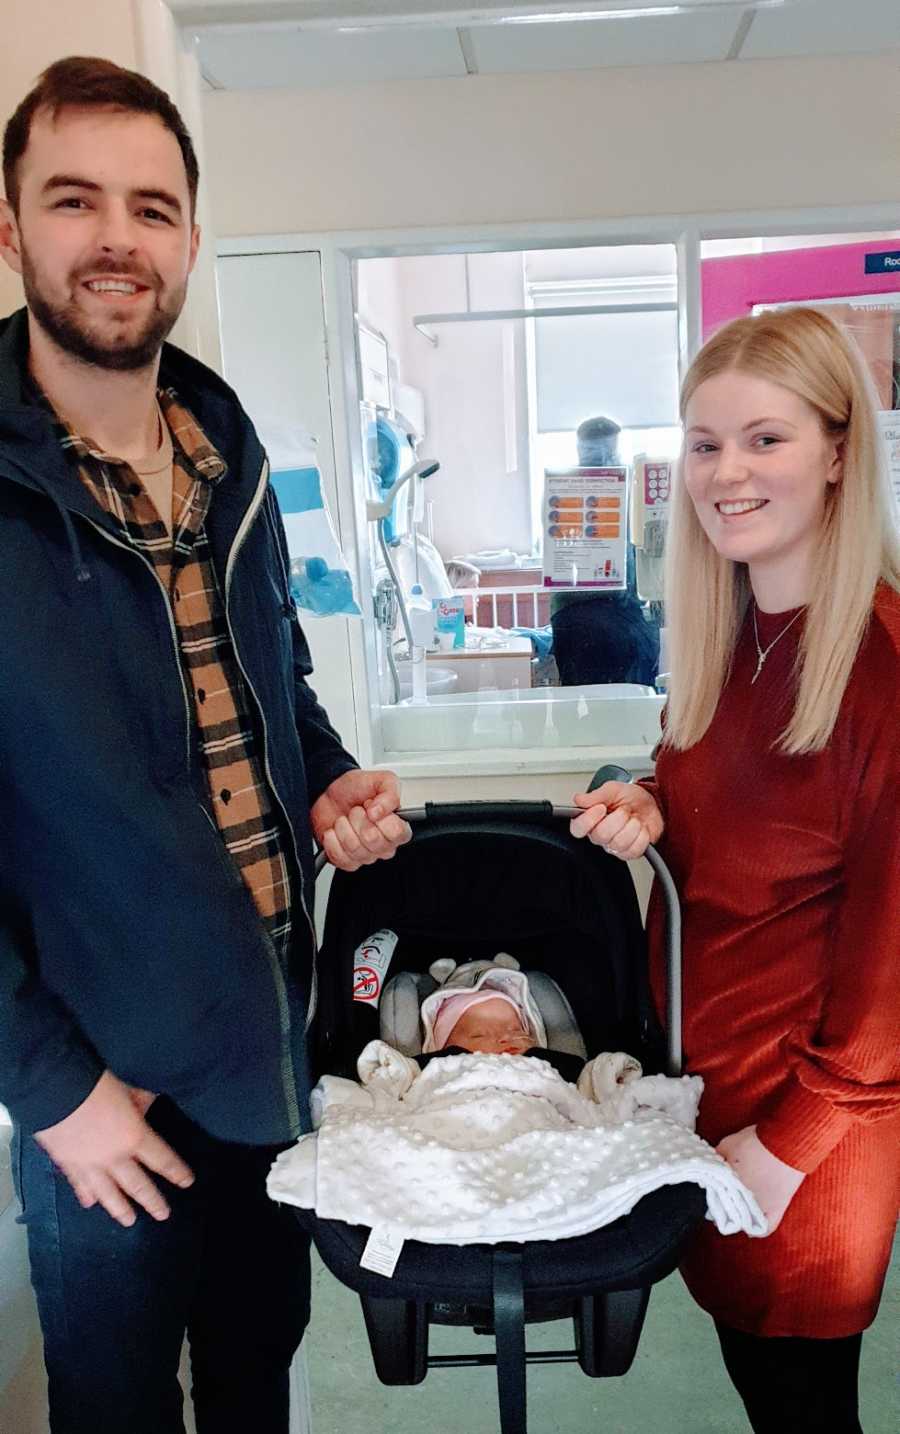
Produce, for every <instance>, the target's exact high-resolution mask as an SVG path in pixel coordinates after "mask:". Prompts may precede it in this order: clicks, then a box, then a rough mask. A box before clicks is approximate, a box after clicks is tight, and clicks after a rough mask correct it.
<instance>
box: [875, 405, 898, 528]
mask: <svg viewBox="0 0 900 1434" xmlns="http://www.w3.org/2000/svg"><path fill="white" fill-rule="evenodd" d="M878 423H879V427H880V428H881V441H882V443H883V444H884V451H885V455H886V457H887V465H888V474H889V476H890V480H891V488H892V489H893V492H894V509H895V514H896V517H897V522H898V526H900V409H896V408H894V409H885V410H883V411H882V412H881V413H879V415H878Z"/></svg>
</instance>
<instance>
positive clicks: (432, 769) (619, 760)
mask: <svg viewBox="0 0 900 1434" xmlns="http://www.w3.org/2000/svg"><path fill="white" fill-rule="evenodd" d="M652 752H653V748H652V747H651V746H648V745H647V744H642V745H640V746H634V747H626V746H620V747H557V748H554V749H552V750H546V749H542V748H532V747H518V748H515V747H513V748H509V747H507V748H505V749H504V750H502V751H497V750H493V749H491V748H484V749H483V750H481V751H466V752H386V753H385V754H384V755H383V757H382V759H381V761H380V762H378V763H377V764H376V765H377V766H379V767H384V768H387V769H389V770H390V771H392V772H396V773H397V776H398V777H400V778H408V779H410V780H412V779H414V778H418V777H508V776H516V775H525V776H541V775H542V774H554V773H556V774H558V773H566V772H571V773H573V774H574V775H579V776H581V775H583V774H584V773H592V772H595V771H596V770H597V768H598V767H603V766H607V765H609V764H613V765H615V766H617V767H624V768H625V769H626V771H629V772H631V773H632V775H633V776H635V777H644V776H648V775H649V774H650V773H651V772H652V771H653V757H652Z"/></svg>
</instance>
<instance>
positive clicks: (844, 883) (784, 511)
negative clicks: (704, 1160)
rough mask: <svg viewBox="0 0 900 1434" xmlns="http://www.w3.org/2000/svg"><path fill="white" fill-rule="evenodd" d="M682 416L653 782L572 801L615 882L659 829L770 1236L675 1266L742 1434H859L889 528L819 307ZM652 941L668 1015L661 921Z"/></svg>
mask: <svg viewBox="0 0 900 1434" xmlns="http://www.w3.org/2000/svg"><path fill="white" fill-rule="evenodd" d="M682 417H683V420H684V425H685V439H684V449H683V454H682V464H681V476H682V481H681V482H680V483H679V484H678V492H677V494H676V497H675V508H674V514H673V521H672V531H671V534H670V539H669V552H668V619H669V632H670V640H671V651H672V664H671V666H672V674H673V675H672V681H671V685H670V695H669V704H668V709H667V714H666V726H665V734H664V737H663V741H662V743H661V747H660V751H659V756H658V761H657V767H656V775H655V779H654V780H652V781H647V782H644V783H641V784H640V785H639V786H626V785H623V784H621V783H614V782H610V783H607V784H606V785H605V786H603V787H601V788H600V789H599V790H598V791H596V792H593V793H590V794H587V795H580V796H578V797H576V798H575V800H576V802H577V804H578V805H579V806H581V807H583V808H584V814H583V815H582V816H580V817H578V818H576V820H575V821H574V822H573V824H572V831H573V833H574V835H576V836H589V837H590V839H591V840H592V841H594V842H597V843H598V844H600V845H602V846H605V847H606V848H607V850H609V851H612V852H614V853H615V854H616V855H618V856H621V857H623V858H626V859H629V860H630V859H634V858H635V857H637V856H640V855H641V853H642V852H643V851H644V849H645V848H646V845H647V843H648V841H654V842H656V841H658V840H659V839H660V837H662V836H663V832H664V831H665V836H664V837H663V850H664V852H665V855H666V858H667V860H668V861H669V863H670V865H671V867H672V870H673V873H674V875H675V879H676V881H677V883H678V886H679V889H680V891H681V894H682V901H683V906H684V959H685V972H684V982H685V985H684V1010H685V1021H684V1046H685V1059H686V1065H687V1068H688V1069H689V1070H691V1071H692V1072H696V1073H698V1074H700V1075H702V1076H703V1077H704V1079H705V1081H706V1090H705V1094H704V1097H703V1101H702V1103H701V1110H700V1127H699V1128H700V1132H701V1134H702V1135H704V1136H705V1137H706V1138H707V1139H708V1140H710V1141H712V1143H713V1144H716V1145H717V1146H718V1149H719V1151H720V1153H721V1154H722V1155H723V1156H724V1157H725V1158H726V1160H728V1162H729V1164H731V1165H732V1166H733V1167H734V1169H735V1170H736V1171H737V1172H738V1174H739V1175H740V1176H741V1178H742V1179H743V1180H744V1182H745V1184H747V1185H748V1186H749V1187H750V1188H751V1189H752V1190H753V1191H754V1193H755V1194H756V1196H757V1198H758V1200H759V1202H760V1204H761V1206H762V1208H763V1210H764V1212H765V1214H766V1215H767V1218H768V1221H769V1234H768V1236H767V1238H765V1239H761V1240H759V1239H758V1240H750V1239H748V1238H747V1237H746V1236H744V1235H737V1236H734V1237H732V1238H728V1239H724V1238H723V1237H722V1236H720V1235H718V1234H716V1233H715V1231H714V1230H713V1229H712V1227H711V1226H709V1225H707V1226H706V1228H705V1229H704V1230H703V1231H702V1232H701V1234H700V1236H699V1238H698V1239H697V1240H696V1242H695V1243H694V1244H693V1246H692V1247H691V1249H690V1251H689V1253H688V1256H687V1259H686V1260H685V1263H684V1266H683V1271H684V1275H685V1279H686V1281H687V1284H688V1286H689V1288H690V1290H691V1292H692V1293H693V1295H694V1296H695V1298H696V1299H697V1300H698V1302H699V1303H700V1304H701V1305H702V1306H703V1308H704V1309H706V1310H708V1311H709V1313H710V1314H712V1316H713V1318H714V1319H715V1321H716V1325H717V1329H718V1333H719V1339H720V1342H721V1345H722V1351H723V1355H724V1358H725V1363H726V1366H727V1368H728V1371H729V1374H730V1375H731V1378H732V1380H733V1382H734V1384H735V1385H736V1387H737V1389H738V1391H739V1393H740V1394H741V1397H742V1398H743V1400H744V1403H745V1405H746V1407H747V1411H748V1414H749V1417H750V1422H751V1424H752V1426H753V1428H754V1430H756V1431H757V1434H785V1431H787V1430H790V1431H792V1434H795V1431H813V1430H815V1431H821V1434H825V1431H827V1434H853V1431H859V1430H860V1427H861V1426H860V1424H859V1416H858V1412H857V1373H858V1362H859V1351H860V1340H861V1331H862V1330H863V1329H864V1328H865V1327H866V1326H867V1325H868V1324H869V1323H870V1322H871V1320H872V1319H873V1318H874V1315H875V1312H876V1310H877V1307H878V1302H879V1298H880V1294H881V1288H882V1284H883V1280H884V1275H885V1271H886V1267H887V1263H888V1259H889V1252H890V1245H891V1238H892V1233H893V1229H894V1224H895V1220H896V1214H897V1206H898V1199H900V979H898V978H900V837H898V786H900V760H898V747H900V740H898V738H900V731H898V721H897V716H896V712H897V694H898V678H900V595H898V590H900V549H898V542H897V536H896V527H895V523H896V518H895V515H894V512H893V508H892V503H891V497H890V490H889V487H888V482H887V476H886V473H885V471H884V466H883V463H882V460H881V456H880V447H879V436H878V432H877V427H876V420H875V413H874V407H873V402H872V398H871V394H870V388H869V381H868V378H867V376H866V373H865V369H864V365H863V362H862V360H861V358H860V356H859V354H858V352H857V351H856V349H855V347H854V345H853V344H852V342H851V341H850V340H849V339H848V338H846V337H845V336H844V335H843V334H842V333H841V331H840V330H839V329H838V328H837V327H836V326H835V325H834V324H832V323H831V321H830V320H829V319H827V318H826V317H824V315H822V314H820V313H818V312H816V311H814V310H811V309H793V310H789V311H785V312H783V313H775V314H766V315H762V316H760V317H758V318H749V319H740V320H738V321H737V322H735V323H732V324H729V325H728V326H727V327H725V328H723V329H722V330H720V332H718V333H717V334H716V335H714V337H713V338H712V339H711V340H710V341H709V343H707V345H706V346H705V348H704V349H703V350H702V352H701V353H700V354H699V355H698V357H697V359H696V360H695V362H694V364H693V365H692V367H691V369H690V371H689V373H688V375H687V378H686V380H685V383H684V389H683V394H682ZM650 930H651V960H652V963H653V970H654V984H655V988H656V990H657V995H658V996H659V994H660V989H661V981H660V976H661V960H662V949H661V941H660V912H659V910H658V907H657V904H656V902H655V901H654V902H653V903H652V904H651V917H650Z"/></svg>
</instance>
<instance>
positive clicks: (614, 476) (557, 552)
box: [544, 468, 628, 592]
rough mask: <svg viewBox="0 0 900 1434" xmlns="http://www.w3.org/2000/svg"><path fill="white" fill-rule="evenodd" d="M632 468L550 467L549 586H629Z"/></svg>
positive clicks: (546, 503)
mask: <svg viewBox="0 0 900 1434" xmlns="http://www.w3.org/2000/svg"><path fill="white" fill-rule="evenodd" d="M627 519H628V470H627V469H626V468H547V469H545V470H544V587H545V588H584V589H589V588H594V589H596V590H597V591H598V592H611V591H615V590H617V589H618V590H621V589H622V588H624V587H625V573H626V569H625V562H626V556H625V542H626V534H627Z"/></svg>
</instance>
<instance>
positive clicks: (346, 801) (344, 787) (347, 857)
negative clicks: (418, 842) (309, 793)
mask: <svg viewBox="0 0 900 1434" xmlns="http://www.w3.org/2000/svg"><path fill="white" fill-rule="evenodd" d="M399 806H400V783H399V782H398V781H397V778H396V776H395V775H394V773H393V772H358V771H352V772H344V774H343V776H341V777H338V778H337V780H336V781H334V782H332V783H331V786H330V787H326V788H325V791H324V792H323V793H322V795H321V796H320V797H319V799H318V801H315V802H313V805H312V808H311V810H310V820H311V822H312V829H313V836H314V837H315V839H316V841H317V842H318V843H319V846H320V847H321V848H322V850H323V851H324V853H325V855H326V856H327V857H328V860H329V861H330V862H331V864H332V866H337V867H340V869H341V870H342V871H356V870H357V869H358V868H359V867H361V866H369V865H370V864H371V863H372V862H373V861H385V860H387V859H388V858H389V857H392V856H393V855H394V852H395V851H396V850H397V848H398V847H399V846H403V844H404V842H408V841H409V839H410V837H411V836H412V831H411V829H410V827H409V825H408V824H407V823H406V822H405V821H403V820H402V819H401V818H400V817H398V816H397V815H396V813H397V811H398V809H399Z"/></svg>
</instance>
